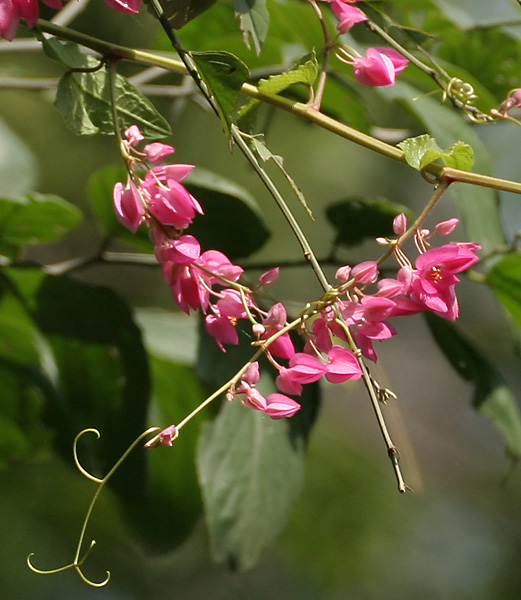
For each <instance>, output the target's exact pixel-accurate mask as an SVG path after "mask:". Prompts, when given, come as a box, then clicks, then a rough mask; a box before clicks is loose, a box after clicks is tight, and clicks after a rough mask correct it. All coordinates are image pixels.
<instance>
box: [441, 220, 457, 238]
mask: <svg viewBox="0 0 521 600" xmlns="http://www.w3.org/2000/svg"><path fill="white" fill-rule="evenodd" d="M458 223H459V219H448V220H447V221H442V222H441V223H438V224H437V225H436V231H437V232H438V233H439V234H440V235H450V234H451V233H452V232H453V231H454V230H455V229H456V227H457V225H458Z"/></svg>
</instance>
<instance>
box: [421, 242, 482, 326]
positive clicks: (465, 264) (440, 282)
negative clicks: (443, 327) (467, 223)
mask: <svg viewBox="0 0 521 600" xmlns="http://www.w3.org/2000/svg"><path fill="white" fill-rule="evenodd" d="M480 248H481V246H480V245H479V244H467V243H461V242H455V243H452V244H445V245H444V246H440V247H439V248H432V249H431V250H427V252H424V253H423V254H420V256H419V257H418V258H417V259H416V265H415V266H416V271H414V272H413V278H412V282H411V298H412V299H413V300H415V301H416V302H419V303H420V304H423V305H424V306H425V307H426V308H427V309H428V310H432V311H433V312H435V313H436V314H438V315H440V316H442V317H445V318H446V319H449V320H450V321H454V320H455V319H456V318H457V317H458V314H459V305H458V300H457V298H456V293H455V289H454V286H455V285H456V283H458V282H459V279H458V278H457V277H456V275H455V273H461V272H462V271H465V270H466V269H468V268H469V267H470V266H472V265H473V264H474V263H476V262H477V261H478V260H479V257H478V256H477V255H476V251H477V250H480Z"/></svg>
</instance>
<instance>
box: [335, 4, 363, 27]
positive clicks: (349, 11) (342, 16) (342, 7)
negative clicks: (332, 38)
mask: <svg viewBox="0 0 521 600" xmlns="http://www.w3.org/2000/svg"><path fill="white" fill-rule="evenodd" d="M330 5H331V10H332V11H333V12H334V14H335V15H336V17H337V18H338V23H337V26H336V28H337V29H338V31H339V32H340V33H347V32H348V31H350V30H351V29H352V28H353V27H354V26H355V25H356V24H357V23H361V22H362V21H367V16H366V15H365V14H364V13H363V12H362V11H361V10H360V9H359V8H356V7H355V6H351V5H350V4H347V3H346V2H344V1H343V0H331V1H330Z"/></svg>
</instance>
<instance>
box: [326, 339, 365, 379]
mask: <svg viewBox="0 0 521 600" xmlns="http://www.w3.org/2000/svg"><path fill="white" fill-rule="evenodd" d="M328 359H329V364H328V365H327V373H326V379H327V380H328V381H329V383H342V382H343V381H347V380H349V379H360V377H362V369H361V368H360V364H359V362H358V360H357V358H356V356H355V355H354V354H353V353H352V352H351V351H350V350H348V349H347V348H344V347H342V346H337V345H335V346H333V347H332V348H331V350H330V351H329V353H328Z"/></svg>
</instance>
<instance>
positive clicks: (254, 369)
mask: <svg viewBox="0 0 521 600" xmlns="http://www.w3.org/2000/svg"><path fill="white" fill-rule="evenodd" d="M259 379H260V368H259V363H258V362H257V361H255V362H252V363H251V364H250V365H249V366H248V368H247V369H246V371H244V373H243V375H242V377H241V381H243V382H246V383H247V384H248V385H250V386H251V387H254V386H256V385H257V384H258V383H259Z"/></svg>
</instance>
